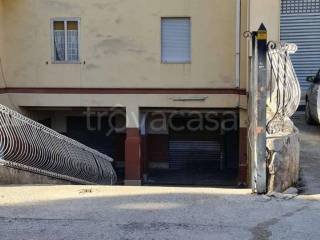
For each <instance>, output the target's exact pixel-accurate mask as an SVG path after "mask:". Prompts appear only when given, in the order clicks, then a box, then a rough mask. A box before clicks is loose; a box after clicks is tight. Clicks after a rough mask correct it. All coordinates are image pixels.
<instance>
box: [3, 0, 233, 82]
mask: <svg viewBox="0 0 320 240" xmlns="http://www.w3.org/2000/svg"><path fill="white" fill-rule="evenodd" d="M4 11H5V13H4V15H5V33H6V34H5V41H6V44H7V45H6V61H5V68H6V76H7V79H8V80H7V82H8V86H9V87H126V88H129V87H133V88H137V87H143V88H149V87H150V88H235V87H236V81H235V17H236V0H228V1H221V0H201V1H199V0H196V1H195V0H174V1H173V0H122V1H119V0H90V1H88V0H55V1H52V0H4ZM17 16H23V20H22V19H21V18H19V17H17ZM165 16H177V17H179V16H187V17H191V18H192V63H191V64H161V61H160V58H161V57H160V50H161V48H160V46H161V43H160V37H161V35H160V33H161V31H160V19H161V17H165ZM53 17H80V18H81V40H80V42H81V47H80V48H81V60H82V62H83V61H85V62H86V64H85V65H84V64H81V65H80V64H73V65H69V64H51V36H50V19H51V18H53ZM17 56H19V57H17ZM47 61H49V64H48V65H47V64H46V62H47Z"/></svg>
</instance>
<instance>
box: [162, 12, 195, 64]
mask: <svg viewBox="0 0 320 240" xmlns="http://www.w3.org/2000/svg"><path fill="white" fill-rule="evenodd" d="M161 60H162V62H163V63H190V62H191V19H190V18H162V19H161Z"/></svg>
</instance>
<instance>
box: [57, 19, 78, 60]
mask: <svg viewBox="0 0 320 240" xmlns="http://www.w3.org/2000/svg"><path fill="white" fill-rule="evenodd" d="M51 32H52V34H51V35H52V44H51V45H52V62H53V63H79V61H80V52H79V46H80V19H79V18H53V19H51Z"/></svg>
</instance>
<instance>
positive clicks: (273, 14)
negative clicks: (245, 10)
mask: <svg viewBox="0 0 320 240" xmlns="http://www.w3.org/2000/svg"><path fill="white" fill-rule="evenodd" d="M280 6H281V0H251V5H250V8H251V9H250V12H251V14H250V28H251V31H257V30H258V28H259V26H260V24H261V23H262V22H263V23H264V25H265V26H266V28H267V30H268V38H269V40H273V41H279V40H280Z"/></svg>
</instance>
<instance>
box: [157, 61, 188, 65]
mask: <svg viewBox="0 0 320 240" xmlns="http://www.w3.org/2000/svg"><path fill="white" fill-rule="evenodd" d="M161 64H191V61H186V62H161Z"/></svg>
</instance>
